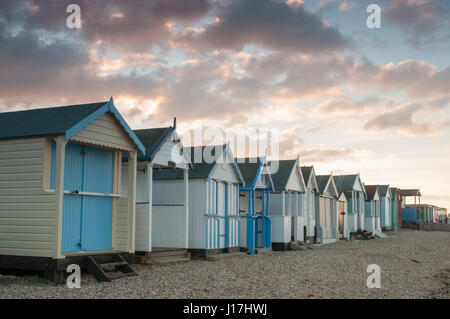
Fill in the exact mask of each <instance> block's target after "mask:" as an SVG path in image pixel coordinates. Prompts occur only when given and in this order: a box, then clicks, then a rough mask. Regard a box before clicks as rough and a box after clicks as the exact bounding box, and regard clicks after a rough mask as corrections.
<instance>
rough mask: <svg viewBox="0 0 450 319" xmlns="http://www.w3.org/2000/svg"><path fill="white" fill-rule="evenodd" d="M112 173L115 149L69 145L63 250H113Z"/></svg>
mask: <svg viewBox="0 0 450 319" xmlns="http://www.w3.org/2000/svg"><path fill="white" fill-rule="evenodd" d="M113 175H114V152H113V151H109V150H104V149H98V148H93V147H89V146H84V145H79V144H72V143H69V144H67V146H66V159H65V167H64V200H63V225H62V251H63V252H77V251H90V250H108V249H112V247H111V232H112V196H111V194H112V193H113Z"/></svg>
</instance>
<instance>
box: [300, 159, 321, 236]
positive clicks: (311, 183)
mask: <svg viewBox="0 0 450 319" xmlns="http://www.w3.org/2000/svg"><path fill="white" fill-rule="evenodd" d="M301 170H302V175H303V179H304V181H305V185H306V191H305V194H304V196H303V222H304V224H305V227H306V230H305V235H306V241H307V242H309V243H313V242H314V241H315V236H316V231H315V229H316V193H317V191H318V186H317V179H316V173H315V171H314V166H302V167H301Z"/></svg>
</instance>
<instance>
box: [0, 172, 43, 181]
mask: <svg viewBox="0 0 450 319" xmlns="http://www.w3.org/2000/svg"><path fill="white" fill-rule="evenodd" d="M18 180H21V181H39V180H42V173H23V174H18V173H15V174H0V181H2V182H6V181H11V182H14V181H18Z"/></svg>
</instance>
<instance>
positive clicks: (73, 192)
mask: <svg viewBox="0 0 450 319" xmlns="http://www.w3.org/2000/svg"><path fill="white" fill-rule="evenodd" d="M138 151H140V152H145V147H144V146H143V145H142V143H141V142H140V141H139V139H138V138H137V136H136V135H135V134H134V132H133V131H132V130H131V129H130V127H129V126H128V125H127V123H126V122H125V120H124V119H123V118H122V116H121V115H120V114H119V112H118V111H117V109H116V108H115V106H114V103H113V100H112V98H111V99H110V100H109V101H106V102H101V103H92V104H83V105H73V106H64V107H52V108H45V109H34V110H28V111H18V112H9V113H0V268H11V269H23V270H39V271H44V272H45V275H46V277H47V278H48V279H50V280H53V281H56V282H61V281H63V277H64V273H65V272H66V267H67V265H70V264H78V265H79V266H80V267H81V268H88V269H89V270H90V271H91V272H93V274H94V275H95V276H96V278H97V279H98V280H111V279H114V278H116V277H111V276H107V275H106V273H105V272H104V271H103V265H102V264H105V263H113V265H119V264H120V265H121V267H120V270H122V271H123V272H125V273H128V274H134V272H133V271H132V269H131V268H130V267H129V265H128V264H127V262H131V261H133V259H134V252H135V236H134V235H135V207H136V205H135V197H136V159H137V152H138ZM122 153H126V154H128V158H129V159H130V161H129V162H130V165H129V167H128V170H127V176H128V177H129V178H128V184H127V191H128V195H127V196H125V195H124V194H123V193H122V192H121V182H120V179H121V165H120V163H121V155H122Z"/></svg>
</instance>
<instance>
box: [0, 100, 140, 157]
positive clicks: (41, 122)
mask: <svg viewBox="0 0 450 319" xmlns="http://www.w3.org/2000/svg"><path fill="white" fill-rule="evenodd" d="M108 112H109V113H112V114H113V115H114V117H115V118H116V119H117V120H118V122H119V123H120V125H121V126H122V128H123V129H124V130H125V131H126V132H127V133H128V136H129V137H130V138H131V140H132V141H133V142H134V144H135V145H136V146H137V148H138V150H139V151H141V152H145V147H144V145H143V144H142V143H141V141H140V140H139V139H138V137H137V136H136V134H134V132H133V130H131V128H130V127H129V126H128V124H127V123H126V122H125V120H124V119H123V118H122V116H121V115H120V114H119V112H118V111H117V109H116V108H115V106H114V103H113V100H112V98H111V99H110V100H109V101H106V102H98V103H90V104H79V105H68V106H59V107H50V108H42V109H33V110H26V111H16V112H5V113H0V139H13V138H28V137H42V136H58V135H65V139H66V141H68V140H69V139H70V138H72V137H73V136H75V135H76V134H77V133H79V132H80V131H82V130H83V129H84V128H85V127H86V126H88V125H89V124H91V123H92V122H93V121H95V120H96V119H98V118H99V117H100V116H102V115H104V114H105V113H108Z"/></svg>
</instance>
